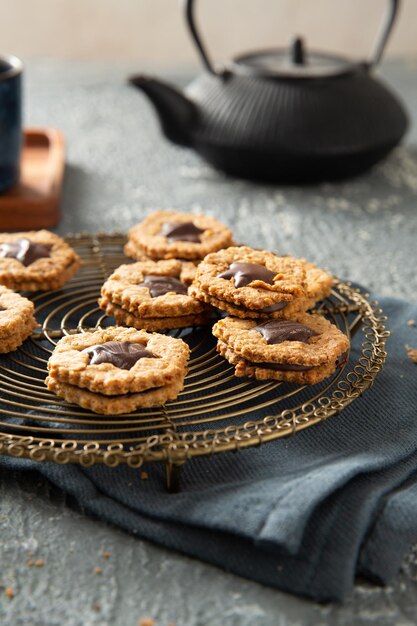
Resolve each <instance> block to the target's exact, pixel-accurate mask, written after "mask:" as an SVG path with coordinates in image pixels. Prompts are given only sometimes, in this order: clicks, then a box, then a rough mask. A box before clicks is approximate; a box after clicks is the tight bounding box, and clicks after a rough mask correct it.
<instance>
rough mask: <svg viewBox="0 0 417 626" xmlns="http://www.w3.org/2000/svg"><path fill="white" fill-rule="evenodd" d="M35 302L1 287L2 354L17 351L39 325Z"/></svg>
mask: <svg viewBox="0 0 417 626" xmlns="http://www.w3.org/2000/svg"><path fill="white" fill-rule="evenodd" d="M34 308H35V307H34V305H33V302H31V301H30V300H28V299H27V298H24V297H23V296H21V295H19V294H18V293H15V292H14V291H12V290H11V289H8V288H7V287H3V286H2V285H0V352H1V353H5V352H11V351H12V350H16V348H18V347H19V346H20V345H21V344H22V343H23V342H24V341H25V339H27V338H28V337H29V336H30V335H31V334H32V331H33V330H34V328H36V326H37V323H36V320H35V318H34V315H33V313H34Z"/></svg>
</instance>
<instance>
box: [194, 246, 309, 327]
mask: <svg viewBox="0 0 417 626" xmlns="http://www.w3.org/2000/svg"><path fill="white" fill-rule="evenodd" d="M190 293H191V295H193V297H195V298H197V299H199V300H202V301H203V302H207V303H210V304H212V305H213V306H215V307H217V308H219V309H222V310H223V311H226V312H227V313H229V314H231V315H234V316H236V317H241V318H244V319H246V318H261V317H264V318H269V317H273V318H289V317H291V316H292V315H294V313H298V312H300V311H304V310H305V309H306V308H307V306H308V302H307V301H308V294H307V284H306V270H305V267H304V263H303V262H302V261H300V260H298V259H295V258H293V257H290V256H282V257H279V256H276V255H275V254H273V253H272V252H265V251H260V250H254V249H252V248H249V247H246V246H240V247H231V248H227V249H225V250H220V251H218V252H214V253H212V254H209V255H208V256H207V257H206V258H205V259H204V260H203V261H202V262H201V263H200V265H199V266H198V267H197V271H196V276H195V279H194V282H193V284H192V286H191V288H190Z"/></svg>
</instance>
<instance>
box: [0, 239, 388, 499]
mask: <svg viewBox="0 0 417 626" xmlns="http://www.w3.org/2000/svg"><path fill="white" fill-rule="evenodd" d="M67 241H68V242H69V243H70V244H71V245H72V246H73V247H74V248H75V249H76V250H77V252H78V254H79V255H80V256H81V258H82V260H83V263H82V267H81V269H80V271H79V272H78V274H77V275H76V277H75V278H74V279H73V280H72V281H71V282H70V283H69V284H68V285H66V286H65V288H64V289H62V290H60V291H53V292H52V291H51V292H46V293H41V294H36V295H35V296H34V297H33V300H34V302H35V306H36V318H37V320H38V322H39V323H40V324H41V328H40V329H37V330H36V331H35V332H34V333H33V335H32V336H31V337H30V338H29V339H28V340H27V341H26V342H25V343H24V344H23V345H22V346H21V348H20V349H18V350H17V351H16V352H13V353H10V354H8V355H2V356H1V357H0V389H1V393H0V453H1V454H7V455H10V456H14V457H25V458H30V459H32V460H35V461H55V462H56V463H61V464H65V463H80V464H81V465H83V466H84V467H88V466H91V465H93V464H95V463H104V464H105V465H107V466H110V467H116V466H117V465H119V464H120V463H127V464H128V465H129V466H130V467H132V468H139V467H141V466H142V464H143V463H144V462H149V461H162V462H164V463H165V465H166V476H167V487H168V489H169V490H172V491H173V490H176V489H178V486H179V471H180V468H181V466H182V465H183V464H184V463H185V462H186V461H188V460H189V459H192V458H193V457H198V456H208V455H211V454H217V453H223V452H227V451H231V450H234V451H236V450H239V449H241V448H247V447H250V446H255V445H259V444H261V443H266V442H268V441H273V440H275V439H278V438H280V437H285V436H287V435H290V434H293V433H296V432H297V431H300V430H303V429H304V428H307V427H309V426H313V425H314V424H317V423H319V422H321V421H323V420H325V419H327V418H328V417H330V416H332V415H334V414H335V413H338V412H339V411H341V410H342V409H343V408H344V407H346V406H348V405H349V404H350V403H351V402H352V401H353V400H355V399H356V398H358V397H359V396H360V395H361V394H362V393H363V392H364V391H365V390H366V389H368V388H369V387H370V386H371V385H372V383H373V381H374V379H375V377H376V375H377V374H378V372H379V371H380V369H381V367H382V366H383V363H384V361H385V357H386V352H385V341H386V338H387V337H388V334H389V333H388V332H387V331H386V330H385V327H384V322H385V320H386V318H385V317H384V316H383V315H382V311H381V310H380V309H379V308H377V303H371V302H369V301H368V299H367V297H366V295H363V294H361V293H360V292H359V291H358V290H357V289H354V288H353V287H352V286H351V285H350V284H347V283H342V282H336V286H335V288H334V290H333V292H332V295H331V296H330V298H329V299H327V300H326V301H324V302H323V303H322V304H321V306H320V311H321V312H322V313H323V314H325V315H326V316H328V317H329V319H330V320H331V321H332V322H334V323H335V324H337V326H338V327H339V328H341V329H342V330H343V332H345V333H346V334H347V335H348V336H350V337H351V338H353V336H354V335H355V334H356V335H357V337H356V338H355V343H356V344H357V348H356V349H355V350H354V351H352V352H351V355H350V359H349V362H348V363H347V364H346V365H345V366H344V367H342V368H341V369H339V370H338V371H337V373H335V374H334V375H333V377H331V378H329V379H327V380H326V381H324V382H323V383H320V384H318V385H313V386H303V387H299V386H295V385H289V384H286V383H279V382H275V381H273V382H266V383H265V382H259V381H251V380H249V379H244V378H236V377H235V376H234V375H233V367H232V366H230V365H229V364H228V363H227V362H226V361H225V360H224V359H222V357H220V356H219V355H218V354H217V352H216V349H215V340H214V338H213V336H212V335H211V329H210V328H209V327H201V328H195V329H185V330H182V331H174V332H173V333H172V334H174V335H175V336H177V337H181V338H182V339H184V341H187V343H188V344H189V345H190V347H191V362H190V367H189V372H188V375H187V378H186V384H185V388H184V390H183V392H182V393H181V394H180V396H179V397H178V398H177V399H176V400H175V401H172V402H169V403H167V404H166V405H165V406H164V407H161V408H155V409H141V410H139V411H137V412H134V413H129V414H126V415H118V416H114V417H111V416H110V417H109V416H106V417H104V416H103V417H102V416H100V415H96V414H93V413H91V412H90V411H88V410H86V409H82V408H80V407H78V406H75V405H70V404H68V403H66V402H65V401H64V400H61V399H58V398H57V397H55V396H54V395H53V394H51V393H50V392H49V391H48V390H47V388H46V387H45V385H44V379H45V377H46V371H47V368H46V364H47V361H48V358H49V356H50V354H51V352H52V350H53V349H54V346H55V344H56V342H57V341H58V340H59V339H60V338H61V337H62V336H64V335H67V334H72V333H74V332H86V331H88V330H92V329H95V328H97V327H105V326H109V325H112V324H113V323H114V320H113V319H112V318H109V317H107V316H105V315H103V312H102V311H101V310H100V309H99V308H98V306H97V297H98V295H99V292H100V287H101V284H102V283H103V281H104V280H105V278H106V277H107V276H108V275H109V274H110V273H111V272H112V271H113V269H114V268H116V267H117V266H119V265H120V264H121V263H125V262H127V259H126V257H124V256H123V244H124V242H125V238H124V236H123V235H120V234H110V235H109V234H97V235H89V234H78V235H73V236H69V237H67ZM354 355H356V356H354Z"/></svg>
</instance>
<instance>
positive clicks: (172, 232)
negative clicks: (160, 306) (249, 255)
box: [127, 211, 232, 260]
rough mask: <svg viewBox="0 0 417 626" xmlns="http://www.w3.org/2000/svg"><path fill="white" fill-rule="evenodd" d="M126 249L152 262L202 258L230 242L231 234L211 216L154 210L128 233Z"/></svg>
mask: <svg viewBox="0 0 417 626" xmlns="http://www.w3.org/2000/svg"><path fill="white" fill-rule="evenodd" d="M128 236H129V246H127V250H128V251H129V254H130V255H132V249H133V251H134V249H135V248H134V247H136V248H137V249H138V251H139V252H142V253H144V254H146V255H147V256H149V257H151V258H153V259H175V258H180V259H187V260H193V259H202V258H203V257H204V256H206V254H209V253H210V252H214V251H215V250H220V249H221V248H224V247H226V246H229V245H231V243H232V232H231V231H230V230H229V229H228V228H227V226H225V225H224V224H222V223H221V222H219V221H218V220H216V219H215V218H213V217H210V216H208V215H202V214H194V213H181V212H177V211H155V212H154V213H152V214H151V215H149V216H148V217H147V218H146V219H145V220H144V221H143V222H140V223H139V224H136V226H133V227H132V228H131V229H130V230H129V235H128Z"/></svg>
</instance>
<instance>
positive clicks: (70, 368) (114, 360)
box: [46, 327, 190, 414]
mask: <svg viewBox="0 0 417 626" xmlns="http://www.w3.org/2000/svg"><path fill="white" fill-rule="evenodd" d="M189 352H190V350H189V347H188V346H187V344H186V343H184V342H183V341H182V340H181V339H175V338H174V337H168V336H166V335H160V334H157V333H147V332H145V331H143V330H140V331H138V330H135V329H133V328H116V327H113V328H107V329H105V330H97V331H95V332H93V333H80V334H77V335H71V336H69V337H64V338H63V339H61V340H60V341H59V342H58V344H57V346H56V348H55V350H54V352H53V353H52V355H51V357H50V359H49V362H48V371H49V376H48V378H47V379H46V385H47V387H48V389H49V390H50V391H53V392H54V393H55V394H56V395H58V396H60V397H62V398H64V399H65V400H67V401H68V402H73V403H75V404H78V405H80V406H82V407H85V408H89V409H91V410H92V411H95V412H96V413H103V414H119V413H128V412H130V411H133V410H135V409H137V408H145V407H151V406H160V405H162V404H164V403H165V402H167V401H168V400H173V399H174V398H175V397H176V396H177V395H178V393H179V392H180V391H181V390H182V388H183V385H184V377H185V374H186V372H187V361H188V357H189Z"/></svg>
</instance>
